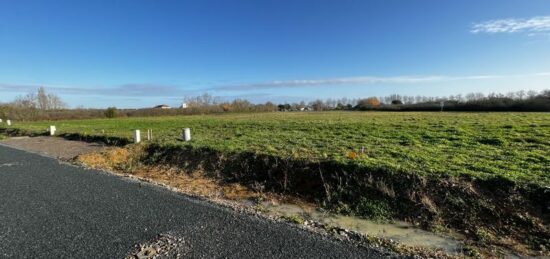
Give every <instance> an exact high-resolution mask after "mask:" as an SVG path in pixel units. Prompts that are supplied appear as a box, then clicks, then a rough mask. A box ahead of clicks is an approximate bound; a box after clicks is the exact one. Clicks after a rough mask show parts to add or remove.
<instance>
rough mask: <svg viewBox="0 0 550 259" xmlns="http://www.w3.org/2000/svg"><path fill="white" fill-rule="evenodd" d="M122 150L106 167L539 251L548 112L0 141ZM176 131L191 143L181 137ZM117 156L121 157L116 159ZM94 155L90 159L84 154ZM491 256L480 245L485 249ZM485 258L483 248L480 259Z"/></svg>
mask: <svg viewBox="0 0 550 259" xmlns="http://www.w3.org/2000/svg"><path fill="white" fill-rule="evenodd" d="M49 125H55V126H56V127H57V130H58V131H57V134H59V135H63V136H65V137H67V138H76V139H83V140H101V141H104V142H107V143H111V144H120V145H122V144H127V143H131V142H132V130H133V129H140V130H141V131H142V139H144V138H145V132H147V130H148V129H152V130H153V140H152V141H150V142H149V143H147V141H145V142H146V143H145V144H143V145H136V146H130V147H127V148H124V149H121V150H120V151H121V152H122V151H123V152H122V153H123V154H127V155H126V156H120V155H118V153H116V152H114V153H113V152H111V153H109V152H107V153H104V154H101V156H102V157H99V158H100V159H99V160H97V161H106V162H107V163H108V164H109V166H107V167H108V168H112V169H115V170H121V171H124V172H127V173H130V174H132V173H135V172H136V170H137V168H142V169H143V166H145V167H147V166H162V167H176V168H177V169H178V170H180V171H181V172H187V173H190V174H192V173H194V172H199V173H203V174H205V175H206V176H207V177H212V178H214V179H217V180H221V181H224V182H228V183H239V184H242V185H244V186H246V187H247V188H250V189H253V190H255V191H259V192H263V191H273V192H282V193H286V194H291V195H297V196H298V197H300V198H304V199H307V200H309V201H312V202H316V203H317V204H318V205H319V206H321V207H324V208H325V209H328V210H331V211H333V212H336V213H342V214H351V215H356V216H359V217H365V218H371V219H376V220H387V219H391V218H398V219H402V220H406V221H411V222H414V223H418V224H419V225H421V226H422V227H424V228H426V229H431V230H434V231H444V229H455V230H457V231H459V232H461V233H462V234H464V235H465V236H467V237H469V238H470V240H472V242H477V243H481V246H487V247H492V246H493V245H496V246H498V247H502V246H504V247H507V248H508V249H511V250H514V251H517V252H518V253H521V254H528V255H549V252H548V251H549V249H548V248H549V247H550V231H549V229H548V226H549V225H550V217H549V215H550V211H549V210H550V209H549V208H550V173H549V172H550V114H548V113H439V112H433V113H429V112H422V113H414V112H403V113H397V112H393V113H392V112H311V113H309V112H303V113H287V112H279V113H253V114H221V115H206V116H183V117H148V118H116V119H94V120H67V121H39V122H14V123H13V125H12V126H10V127H8V128H6V127H5V125H3V126H4V128H2V127H0V134H1V133H4V134H7V135H42V134H46V130H47V127H48V126H49ZM183 128H191V129H192V140H191V141H189V142H184V141H183V140H181V133H182V129H183ZM122 153H121V154H122ZM93 157H94V159H95V158H98V157H97V156H93ZM491 249H492V248H489V251H492V250H491ZM491 253H492V252H491Z"/></svg>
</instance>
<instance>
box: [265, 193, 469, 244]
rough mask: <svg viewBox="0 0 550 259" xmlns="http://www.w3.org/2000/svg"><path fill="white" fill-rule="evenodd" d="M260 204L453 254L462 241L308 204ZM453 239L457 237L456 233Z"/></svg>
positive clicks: (271, 210)
mask: <svg viewBox="0 0 550 259" xmlns="http://www.w3.org/2000/svg"><path fill="white" fill-rule="evenodd" d="M262 206H263V207H264V208H266V209H267V210H268V211H269V212H268V214H272V215H276V216H291V215H300V216H302V217H304V218H305V219H312V220H315V221H318V222H321V223H324V224H329V225H331V226H336V227H340V228H344V229H348V230H353V231H357V232H359V233H363V234H368V235H372V236H377V237H382V238H389V239H392V240H395V241H398V242H400V243H402V244H405V245H409V246H420V247H427V248H432V249H442V250H443V251H445V252H447V253H449V254H457V253H460V251H461V250H462V246H463V244H462V242H460V241H459V240H457V239H454V238H451V237H444V236H440V235H437V234H435V233H432V232H428V231H425V230H422V229H419V228H417V227H415V226H413V225H412V224H410V223H408V222H404V221H394V222H392V223H381V222H375V221H371V220H367V219H361V218H357V217H352V216H342V215H334V214H329V213H323V212H320V211H317V210H315V208H311V207H301V206H298V205H293V204H272V203H270V202H264V203H262ZM457 238H459V236H458V235H457Z"/></svg>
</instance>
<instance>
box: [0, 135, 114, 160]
mask: <svg viewBox="0 0 550 259" xmlns="http://www.w3.org/2000/svg"><path fill="white" fill-rule="evenodd" d="M0 143H1V144H4V145H7V146H10V147H15V148H17V149H22V150H27V151H33V152H37V153H40V154H43V155H47V156H50V157H56V158H60V159H64V160H70V159H74V158H75V157H77V156H79V155H81V154H85V153H90V152H95V151H99V150H102V149H104V148H105V146H104V145H103V144H101V143H87V142H82V141H72V140H66V139H63V138H60V137H44V136H40V137H13V138H8V139H4V140H1V141H0Z"/></svg>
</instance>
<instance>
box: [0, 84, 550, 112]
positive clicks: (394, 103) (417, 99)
mask: <svg viewBox="0 0 550 259" xmlns="http://www.w3.org/2000/svg"><path fill="white" fill-rule="evenodd" d="M184 102H185V103H186V104H187V108H186V109H154V108H146V109H117V108H115V107H110V108H108V109H83V108H77V109H67V106H66V105H65V103H64V102H63V101H62V100H61V99H60V98H59V97H58V96H56V95H54V94H48V93H46V91H45V89H44V88H42V87H41V88H39V89H38V91H37V92H36V93H30V94H27V95H25V96H20V97H17V98H16V99H15V101H13V102H12V103H8V104H0V118H12V119H18V120H57V119H88V118H105V117H107V118H114V117H134V116H161V115H191V114H210V113H224V112H273V111H326V110H385V111H438V110H441V108H442V107H441V106H443V109H444V110H446V111H550V90H545V91H541V92H536V91H517V92H511V93H508V94H498V93H492V94H488V95H484V94H482V93H470V94H466V95H450V96H443V97H428V96H407V95H398V94H392V95H388V96H383V97H369V98H364V99H359V98H357V99H353V98H340V99H327V100H315V101H311V102H308V103H306V102H305V101H301V102H297V103H283V104H278V105H277V104H274V103H272V102H266V103H263V104H254V103H251V102H250V101H248V100H244V99H235V100H233V101H223V100H222V98H220V97H215V96H212V95H210V94H208V93H205V94H202V95H199V96H190V97H186V98H184Z"/></svg>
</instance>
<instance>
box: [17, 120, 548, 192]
mask: <svg viewBox="0 0 550 259" xmlns="http://www.w3.org/2000/svg"><path fill="white" fill-rule="evenodd" d="M50 124H55V125H56V126H57V130H58V132H57V133H58V134H63V133H80V134H85V135H97V136H103V135H106V136H117V137H125V138H131V137H132V129H141V131H142V139H144V138H145V132H146V130H147V129H153V136H154V141H155V142H158V143H161V144H162V145H171V146H172V145H177V146H192V147H197V148H200V147H208V148H211V149H214V150H218V151H222V152H243V151H246V152H255V153H261V154H269V155H274V156H281V157H286V158H288V157H291V158H296V159H308V160H334V161H337V162H340V163H355V164H357V165H360V166H362V167H364V168H365V169H366V170H384V171H387V172H395V173H415V174H421V175H462V176H464V175H468V176H472V177H480V178H487V177H495V176H497V177H504V178H507V179H510V180H514V181H519V182H529V183H535V184H539V185H540V184H542V185H549V183H550V173H549V172H550V114H548V113H427V112H422V113H420V112H418V113H415V112H403V113H391V112H309V113H308V112H304V113H253V114H223V115H205V116H182V117H147V118H121V119H94V120H71V121H55V122H47V121H41V122H25V123H15V124H14V125H13V127H19V128H23V129H29V130H32V131H37V132H42V131H45V130H46V128H47V126H49V125H50ZM186 127H189V128H191V129H192V141H191V142H183V141H181V140H180V139H181V131H182V129H183V128H186Z"/></svg>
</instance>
